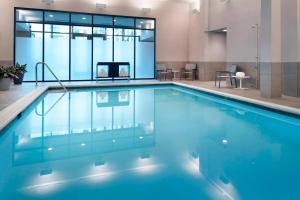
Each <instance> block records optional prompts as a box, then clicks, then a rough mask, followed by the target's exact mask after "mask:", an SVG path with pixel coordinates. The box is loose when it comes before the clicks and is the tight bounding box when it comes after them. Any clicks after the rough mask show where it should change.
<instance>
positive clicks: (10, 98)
mask: <svg viewBox="0 0 300 200" xmlns="http://www.w3.org/2000/svg"><path fill="white" fill-rule="evenodd" d="M143 82H147V83H149V82H153V83H159V82H158V81H156V80H137V81H130V83H143ZM112 83H114V84H126V83H128V81H126V80H125V81H123V80H122V81H114V82H112V81H101V82H96V81H80V82H64V83H63V84H64V85H66V86H91V87H93V86H97V85H105V84H112ZM39 86H58V87H59V85H58V83H57V82H50V83H40V84H39ZM35 89H36V86H35V83H23V84H22V85H12V86H11V88H10V90H8V91H0V111H1V110H3V109H4V108H6V107H7V106H9V105H11V104H12V103H14V102H16V101H18V100H19V99H20V98H22V97H24V96H25V95H27V94H28V93H30V92H31V91H33V90H35Z"/></svg>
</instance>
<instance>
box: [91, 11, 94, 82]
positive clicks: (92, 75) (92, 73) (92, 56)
mask: <svg viewBox="0 0 300 200" xmlns="http://www.w3.org/2000/svg"><path fill="white" fill-rule="evenodd" d="M91 52H92V55H91V59H92V62H91V67H92V70H91V80H94V16H92V51H91Z"/></svg>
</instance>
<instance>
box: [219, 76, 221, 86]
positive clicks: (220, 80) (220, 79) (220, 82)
mask: <svg viewBox="0 0 300 200" xmlns="http://www.w3.org/2000/svg"><path fill="white" fill-rule="evenodd" d="M219 88H221V78H219Z"/></svg>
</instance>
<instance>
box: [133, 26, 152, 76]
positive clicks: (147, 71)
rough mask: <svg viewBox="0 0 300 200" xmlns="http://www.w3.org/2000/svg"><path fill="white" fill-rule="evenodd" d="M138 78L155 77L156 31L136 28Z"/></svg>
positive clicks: (136, 70)
mask: <svg viewBox="0 0 300 200" xmlns="http://www.w3.org/2000/svg"><path fill="white" fill-rule="evenodd" d="M136 36H137V37H136V38H135V40H136V42H135V43H136V46H135V48H136V69H135V72H136V78H152V77H154V65H155V64H154V59H153V57H154V51H155V50H154V46H155V44H154V41H155V38H154V31H150V30H136Z"/></svg>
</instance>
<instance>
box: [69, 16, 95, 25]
mask: <svg viewBox="0 0 300 200" xmlns="http://www.w3.org/2000/svg"><path fill="white" fill-rule="evenodd" d="M71 23H72V24H78V25H91V24H92V15H86V14H72V15H71Z"/></svg>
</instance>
